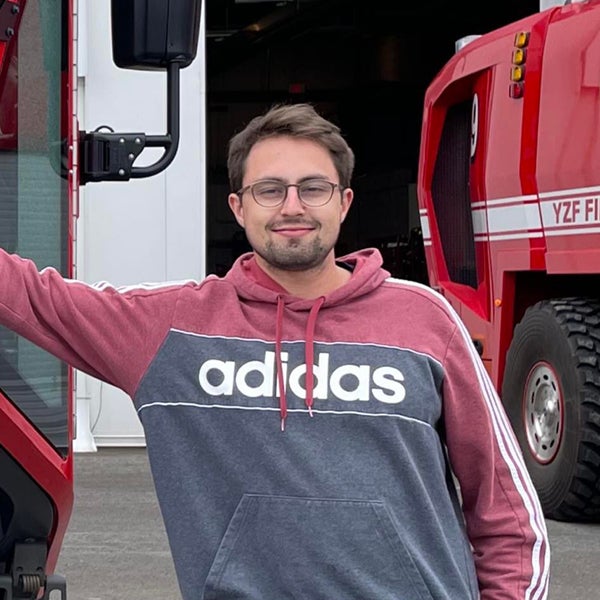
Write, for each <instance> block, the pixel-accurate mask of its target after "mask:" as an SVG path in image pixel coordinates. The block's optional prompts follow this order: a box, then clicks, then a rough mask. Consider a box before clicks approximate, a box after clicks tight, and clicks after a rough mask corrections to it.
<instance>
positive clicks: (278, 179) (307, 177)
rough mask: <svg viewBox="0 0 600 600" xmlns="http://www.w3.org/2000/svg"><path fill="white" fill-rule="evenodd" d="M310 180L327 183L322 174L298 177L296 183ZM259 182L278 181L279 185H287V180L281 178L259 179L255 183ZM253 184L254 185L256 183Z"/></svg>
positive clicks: (327, 178) (325, 176)
mask: <svg viewBox="0 0 600 600" xmlns="http://www.w3.org/2000/svg"><path fill="white" fill-rule="evenodd" d="M312 179H319V180H323V181H329V177H327V175H323V173H313V174H311V175H305V176H304V177H300V179H298V181H297V183H303V182H304V181H311V180H312ZM259 181H278V182H279V181H280V182H281V183H288V180H287V179H284V178H283V177H268V176H267V177H261V178H260V179H257V180H256V182H259ZM256 182H255V183H256Z"/></svg>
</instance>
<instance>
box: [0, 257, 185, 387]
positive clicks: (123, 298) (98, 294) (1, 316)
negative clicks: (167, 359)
mask: <svg viewBox="0 0 600 600" xmlns="http://www.w3.org/2000/svg"><path fill="white" fill-rule="evenodd" d="M180 288H181V284H178V285H168V284H161V285H156V286H152V285H142V286H138V287H131V288H115V287H112V286H110V285H108V284H99V285H94V286H91V285H88V284H86V283H83V282H80V281H75V280H68V279H64V278H63V277H62V276H61V275H60V274H59V273H58V272H57V271H56V270H54V269H52V268H47V269H44V270H42V271H40V272H38V270H37V267H36V266H35V264H34V263H33V262H32V261H30V260H26V259H23V258H21V257H19V256H17V255H9V254H7V253H6V252H4V251H3V250H0V324H2V325H4V326H5V327H7V328H9V329H12V330H13V331H15V332H17V333H18V334H20V335H22V336H23V337H25V338H27V339H28V340H30V341H31V342H33V343H34V344H36V345H38V346H40V347H42V348H44V349H45V350H47V351H48V352H50V353H51V354H54V355H55V356H57V357H58V358H60V359H62V360H63V361H65V362H67V363H69V364H71V365H72V366H73V367H75V368H77V369H80V370H82V371H85V372H86V373H89V374H90V375H93V376H94V377H98V378H99V379H102V380H104V381H107V382H109V383H111V384H113V385H116V386H117V387H120V388H122V389H123V390H125V392H127V393H128V394H129V395H133V393H134V391H135V389H136V387H137V384H138V382H139V380H140V378H141V376H142V375H143V373H144V371H145V369H146V367H147V365H148V363H149V361H150V360H151V357H152V356H153V355H154V353H155V352H156V349H157V348H158V346H159V345H160V344H161V343H162V340H163V339H164V337H165V336H166V335H167V332H168V329H169V326H170V321H171V315H172V313H173V310H174V306H175V302H176V299H177V296H178V291H179V289H180Z"/></svg>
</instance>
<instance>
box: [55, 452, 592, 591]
mask: <svg viewBox="0 0 600 600" xmlns="http://www.w3.org/2000/svg"><path fill="white" fill-rule="evenodd" d="M75 494H76V500H75V509H74V512H73V516H72V519H71V523H70V525H69V530H68V532H67V535H66V537H65V540H64V544H63V551H62V553H61V556H60V559H59V563H58V565H57V572H59V573H61V574H62V575H65V576H66V577H67V586H68V587H67V592H68V593H67V596H68V598H69V600H180V596H179V594H178V588H177V583H176V580H175V574H174V570H173V564H172V562H171V557H170V553H169V548H168V543H167V539H166V535H165V531H164V526H163V523H162V519H161V516H160V511H159V509H158V505H157V503H156V498H155V495H154V488H153V485H152V480H151V478H150V473H149V467H148V460H147V456H146V451H145V450H144V449H110V450H109V449H101V450H99V451H98V452H97V453H91V454H77V455H76V456H75ZM548 530H549V532H550V542H551V549H552V556H553V561H552V583H551V587H550V595H549V600H591V599H593V598H598V597H599V596H600V591H599V590H600V525H581V524H574V523H559V522H555V521H548ZM265 600H266V599H265ZM269 600H272V599H269ZM308 600H310V599H308ZM332 600H334V599H332ZM336 600H338V599H336ZM403 600H410V599H403ZM457 600H458V599H457Z"/></svg>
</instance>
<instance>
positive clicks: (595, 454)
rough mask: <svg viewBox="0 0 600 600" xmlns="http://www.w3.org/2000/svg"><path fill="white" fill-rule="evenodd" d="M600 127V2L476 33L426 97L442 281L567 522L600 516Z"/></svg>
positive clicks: (429, 219)
mask: <svg viewBox="0 0 600 600" xmlns="http://www.w3.org/2000/svg"><path fill="white" fill-rule="evenodd" d="M457 46H458V44H457ZM599 127H600V2H599V1H597V0H589V1H586V2H578V3H567V4H566V5H565V6H562V7H553V8H549V9H547V10H544V11H542V12H539V13H537V14H534V15H532V16H530V17H527V18H525V19H522V20H520V21H517V22H514V23H511V24H510V25H507V26H505V27H503V28H500V29H498V30H495V31H493V32H491V33H488V34H485V35H483V36H474V38H473V39H470V40H468V43H466V45H464V47H463V48H461V49H459V50H458V51H457V52H456V54H455V55H454V56H453V57H452V58H451V59H450V60H449V61H448V63H447V64H446V65H445V66H444V67H443V68H442V69H441V71H440V72H439V73H438V75H437V76H436V78H435V79H434V81H433V82H432V83H431V84H430V86H429V88H428V90H427V93H426V97H425V103H424V119H423V125H422V138H421V147H420V157H419V180H418V199H419V210H420V217H421V223H422V231H423V238H424V245H425V253H426V261H427V269H428V278H429V282H430V284H431V285H432V287H434V288H436V289H437V290H439V291H440V292H441V293H442V294H443V295H444V296H445V297H446V298H447V299H448V300H449V301H450V303H451V304H452V305H453V306H454V307H455V309H456V310H457V312H458V313H459V314H460V315H461V317H462V319H463V320H464V322H465V324H466V326H467V328H468V329H469V331H470V333H471V335H472V338H473V342H474V344H475V345H476V347H477V349H478V350H479V352H480V354H481V357H482V359H483V361H484V363H485V365H486V367H487V370H488V372H489V374H490V376H491V379H492V382H493V384H494V385H495V386H496V388H497V391H498V392H499V394H500V396H501V398H502V400H503V403H504V405H505V407H506V410H507V412H508V415H509V416H510V419H511V422H512V424H513V426H514V429H515V433H516V435H517V438H518V441H519V443H520V445H521V448H522V452H523V454H524V457H525V460H526V462H527V465H528V468H529V471H530V473H531V476H532V479H533V481H534V484H535V485H536V488H537V490H538V492H539V494H540V498H541V501H542V505H543V507H544V510H545V513H546V515H547V516H548V517H551V518H555V519H561V520H584V521H591V520H596V519H597V518H598V517H599V516H600V169H599V165H600V135H599V131H600V130H599Z"/></svg>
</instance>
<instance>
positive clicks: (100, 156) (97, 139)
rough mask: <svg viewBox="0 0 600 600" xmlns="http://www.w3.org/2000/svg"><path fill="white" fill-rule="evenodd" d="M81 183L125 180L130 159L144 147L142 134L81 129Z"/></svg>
mask: <svg viewBox="0 0 600 600" xmlns="http://www.w3.org/2000/svg"><path fill="white" fill-rule="evenodd" d="M80 143H81V150H82V164H81V166H80V168H81V169H82V173H81V183H87V182H88V181H127V180H129V179H131V172H132V170H133V162H134V161H135V159H136V158H137V157H138V156H139V155H140V154H141V152H142V150H143V149H144V148H145V147H146V135H145V134H144V133H114V132H112V131H108V132H105V131H100V130H98V129H97V130H96V131H93V132H91V133H86V132H82V137H81V139H80Z"/></svg>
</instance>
